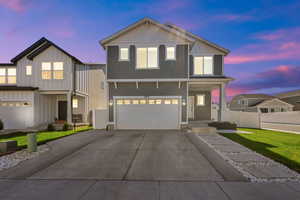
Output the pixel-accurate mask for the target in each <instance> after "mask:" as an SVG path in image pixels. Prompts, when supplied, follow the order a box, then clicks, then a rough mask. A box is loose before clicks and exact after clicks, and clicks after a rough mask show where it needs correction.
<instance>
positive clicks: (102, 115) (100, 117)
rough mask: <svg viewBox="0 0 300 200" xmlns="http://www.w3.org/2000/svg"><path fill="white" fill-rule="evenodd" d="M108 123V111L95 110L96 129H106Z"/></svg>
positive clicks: (94, 121)
mask: <svg viewBox="0 0 300 200" xmlns="http://www.w3.org/2000/svg"><path fill="white" fill-rule="evenodd" d="M107 122H108V110H101V109H96V110H93V127H94V129H105V128H106V125H107Z"/></svg>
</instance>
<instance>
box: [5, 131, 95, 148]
mask: <svg viewBox="0 0 300 200" xmlns="http://www.w3.org/2000/svg"><path fill="white" fill-rule="evenodd" d="M91 129H92V127H89V126H83V127H78V128H76V130H68V131H44V132H39V133H37V141H38V143H39V144H42V143H45V142H47V141H51V140H55V139H58V138H61V137H65V136H68V135H72V134H74V133H78V132H82V131H87V130H91ZM7 140H16V141H17V142H18V146H19V147H24V146H26V145H27V136H26V133H17V134H15V135H13V136H0V142H4V141H7Z"/></svg>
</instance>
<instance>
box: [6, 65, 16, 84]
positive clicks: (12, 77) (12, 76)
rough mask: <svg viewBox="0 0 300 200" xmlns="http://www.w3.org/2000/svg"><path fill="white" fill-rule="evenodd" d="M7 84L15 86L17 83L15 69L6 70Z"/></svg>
mask: <svg viewBox="0 0 300 200" xmlns="http://www.w3.org/2000/svg"><path fill="white" fill-rule="evenodd" d="M7 83H8V84H16V83H17V69H16V68H7Z"/></svg>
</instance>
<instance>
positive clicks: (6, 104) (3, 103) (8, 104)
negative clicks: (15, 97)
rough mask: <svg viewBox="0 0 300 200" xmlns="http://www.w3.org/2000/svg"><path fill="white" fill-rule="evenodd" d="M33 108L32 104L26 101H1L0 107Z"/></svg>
mask: <svg viewBox="0 0 300 200" xmlns="http://www.w3.org/2000/svg"><path fill="white" fill-rule="evenodd" d="M28 106H31V103H30V102H24V101H1V102H0V107H28Z"/></svg>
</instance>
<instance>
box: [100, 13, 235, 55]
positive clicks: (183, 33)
mask: <svg viewBox="0 0 300 200" xmlns="http://www.w3.org/2000/svg"><path fill="white" fill-rule="evenodd" d="M145 23H149V24H153V25H155V26H158V27H159V28H161V29H162V30H165V31H166V32H169V33H172V34H175V35H176V36H179V37H182V38H183V39H186V40H187V41H189V42H195V41H197V40H198V41H201V42H203V43H205V44H207V45H209V46H211V47H214V48H216V49H218V50H220V51H222V52H224V53H225V54H226V55H227V54H228V53H229V52H230V51H229V50H228V49H225V48H223V47H221V46H219V45H217V44H214V43H212V42H210V41H208V40H205V39H203V38H201V37H199V36H196V35H194V34H192V33H190V32H188V31H186V30H184V29H182V28H179V27H177V26H175V25H170V24H161V23H159V22H157V21H155V20H153V19H150V18H147V17H146V18H143V19H141V20H139V21H137V22H135V23H134V24H131V25H129V26H127V27H126V28H124V29H122V30H120V31H118V32H116V33H114V34H112V35H111V36H109V37H107V38H104V39H103V40H101V41H100V44H101V45H102V47H103V48H105V45H106V44H107V43H109V42H111V41H113V40H115V39H116V38H118V37H120V36H121V35H123V34H125V33H127V32H129V31H131V30H133V29H135V28H137V27H138V26H140V25H142V24H145Z"/></svg>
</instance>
